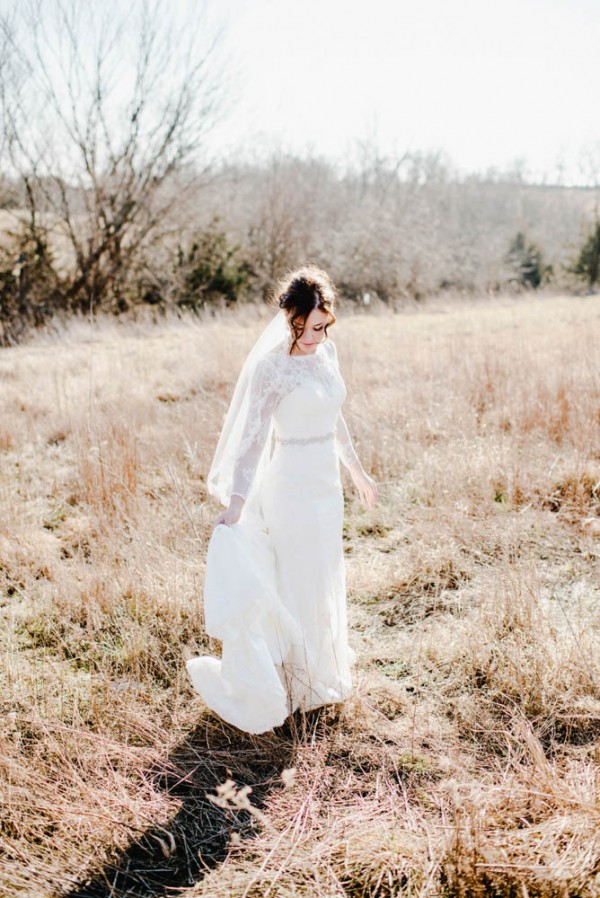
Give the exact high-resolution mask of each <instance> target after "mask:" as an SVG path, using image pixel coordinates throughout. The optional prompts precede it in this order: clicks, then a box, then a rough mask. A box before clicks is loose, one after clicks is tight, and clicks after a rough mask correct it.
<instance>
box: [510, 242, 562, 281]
mask: <svg viewBox="0 0 600 898" xmlns="http://www.w3.org/2000/svg"><path fill="white" fill-rule="evenodd" d="M505 261H506V263H507V265H509V266H510V268H511V269H512V271H513V272H514V277H513V278H512V280H513V282H516V283H518V284H519V285H520V286H521V287H530V288H533V289H534V290H537V288H538V287H541V286H542V284H544V283H547V282H548V281H549V280H550V278H551V277H552V266H551V265H546V263H545V261H544V254H543V252H542V250H541V249H540V247H539V246H537V244H535V243H528V242H527V239H526V237H525V234H524V233H523V232H522V231H519V233H518V234H517V235H516V237H515V238H514V240H513V241H512V243H511V245H510V248H509V250H508V253H507V254H506V258H505Z"/></svg>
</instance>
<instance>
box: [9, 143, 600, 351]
mask: <svg viewBox="0 0 600 898" xmlns="http://www.w3.org/2000/svg"><path fill="white" fill-rule="evenodd" d="M118 188H119V185H115V184H110V183H109V181H108V180H107V182H106V183H99V184H98V185H97V191H98V196H96V197H94V198H93V200H94V201H93V202H90V196H89V193H86V192H85V191H83V190H81V189H77V188H74V187H71V186H70V185H67V184H64V182H59V181H58V180H57V179H51V178H48V179H47V180H46V182H45V183H44V184H39V183H36V184H32V183H27V181H26V179H25V180H23V181H20V182H19V181H15V180H13V181H12V182H10V181H8V180H7V179H5V180H4V181H3V182H0V209H2V210H3V211H2V212H1V213H0V214H1V215H2V220H1V223H2V229H3V234H2V236H1V244H0V322H1V323H0V341H1V342H2V343H3V344H5V345H6V344H10V343H13V342H17V341H18V339H19V338H20V336H21V335H22V334H24V333H25V332H26V331H27V330H28V329H29V327H31V326H35V325H39V324H41V323H43V322H45V321H47V320H48V319H49V318H50V317H52V316H55V315H57V314H65V313H72V312H78V313H86V314H87V313H89V312H93V313H95V312H101V311H110V312H114V313H126V312H130V311H131V310H132V309H135V308H138V307H140V306H144V305H145V306H153V307H155V308H156V309H157V310H166V309H168V308H186V307H187V308H191V309H201V308H204V307H205V306H206V305H207V304H220V305H229V304H233V303H239V302H247V301H256V300H260V299H263V298H264V297H265V296H266V295H267V293H268V290H269V287H270V286H271V285H272V284H273V282H274V280H275V279H276V278H278V277H279V276H281V275H282V273H284V272H285V270H286V269H288V268H291V267H295V266H297V265H298V264H300V263H302V262H304V261H307V260H310V261H312V262H315V263H317V264H319V265H321V266H323V267H324V268H326V269H327V270H328V271H330V272H331V274H332V275H333V277H334V279H335V280H336V282H337V284H338V286H339V288H340V292H341V294H342V295H343V297H344V298H345V299H346V300H349V301H351V302H358V303H361V304H365V303H370V304H374V303H377V302H382V303H387V304H390V305H392V306H394V307H395V306H397V305H398V304H401V303H402V302H404V301H406V300H413V301H414V300H417V301H421V300H424V299H426V298H427V297H429V296H432V295H434V294H438V293H440V292H442V291H453V292H456V293H460V294H482V293H490V294H493V293H497V292H500V291H507V290H524V289H537V288H539V287H542V286H544V285H550V284H554V285H556V286H557V287H559V288H561V289H567V290H569V289H574V290H575V289H593V288H594V286H595V285H596V283H597V282H598V278H599V271H598V268H599V257H600V224H599V221H598V210H597V199H598V195H597V192H596V191H595V190H593V189H582V188H578V189H576V188H557V187H551V186H535V185H531V184H527V183H522V182H519V181H518V180H509V179H507V178H503V177H501V176H497V177H495V178H492V177H487V178H481V177H467V178H458V177H457V176H455V175H453V174H452V172H451V171H450V170H449V169H448V168H446V167H445V166H444V164H443V163H442V162H441V161H440V159H439V158H438V157H436V156H430V155H419V154H412V155H411V154H407V155H406V156H404V157H403V158H402V159H400V160H395V161H390V160H382V159H379V158H377V157H374V158H370V159H369V158H368V159H366V160H363V165H362V166H361V167H359V168H356V167H355V168H354V169H347V170H346V171H344V172H340V170H339V169H337V168H336V167H335V166H334V165H332V164H329V163H326V162H323V161H320V160H315V159H301V158H296V157H293V156H282V155H278V156H275V157H273V158H271V159H270V160H269V161H266V162H262V163H256V164H253V165H249V164H244V165H242V164H229V165H225V166H222V167H221V168H220V169H219V170H218V171H213V172H212V173H210V174H205V175H204V176H203V177H201V178H198V177H197V176H196V175H195V173H193V172H192V171H191V170H185V171H180V172H178V173H177V174H176V175H173V176H172V177H170V178H168V179H165V180H164V181H163V182H162V183H161V185H160V191H161V194H162V200H163V201H164V198H165V196H166V195H168V196H169V203H168V208H166V207H161V206H159V205H158V204H157V203H156V197H155V196H154V193H153V191H152V190H148V191H147V192H146V193H145V195H144V196H142V197H139V196H138V197H133V196H130V195H128V190H127V189H125V188H122V195H121V196H119V195H115V194H118ZM155 206H157V208H159V209H160V208H163V212H162V214H161V215H160V216H157V215H156V214H154V212H153V209H154V207H155ZM136 207H139V208H137V210H136V214H135V215H132V214H131V212H129V213H128V210H132V209H134V208H136ZM90 210H91V212H90Z"/></svg>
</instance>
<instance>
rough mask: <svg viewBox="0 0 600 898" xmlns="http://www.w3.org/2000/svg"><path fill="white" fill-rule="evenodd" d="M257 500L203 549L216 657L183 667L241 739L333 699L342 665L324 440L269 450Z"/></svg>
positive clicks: (344, 689)
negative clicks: (217, 648) (242, 734)
mask: <svg viewBox="0 0 600 898" xmlns="http://www.w3.org/2000/svg"><path fill="white" fill-rule="evenodd" d="M257 499H258V502H257V503H256V513H252V512H251V511H250V508H248V509H246V508H245V509H244V513H243V514H242V518H241V520H240V523H239V524H235V525H233V526H230V527H227V526H225V525H219V526H218V527H217V528H215V531H214V533H213V535H212V537H211V540H210V543H209V547H208V554H207V560H206V577H205V583H204V609H205V622H206V629H207V632H208V633H209V634H210V635H211V636H214V637H216V638H217V639H220V640H221V643H222V657H221V659H217V658H213V657H210V656H203V657H199V658H192V659H190V660H189V661H188V662H187V668H188V671H189V674H190V676H191V679H192V683H193V685H194V687H195V689H196V690H197V691H198V692H199V693H200V694H201V695H202V697H203V698H204V700H205V702H206V703H207V705H208V706H209V707H210V708H212V709H213V710H214V711H216V712H217V714H219V715H220V716H221V717H222V718H223V719H224V720H227V721H228V722H229V723H232V724H234V725H235V726H237V727H239V728H240V729H243V730H245V731H247V732H250V733H262V732H265V731H266V730H269V729H272V728H273V727H274V726H279V725H280V724H282V723H283V722H284V720H285V719H286V717H287V716H288V715H289V714H290V713H291V712H292V711H294V710H295V709H296V708H303V709H304V710H309V709H310V708H315V707H318V706H319V705H324V704H329V703H332V702H339V701H342V700H343V699H344V698H345V697H346V695H348V693H349V691H350V688H351V676H350V663H351V660H352V652H351V649H350V648H349V646H348V628H347V618H346V586H345V572H344V556H343V546H342V525H343V512H344V502H343V495H342V486H341V481H340V472H339V463H338V459H337V454H336V452H335V446H334V443H333V440H331V441H328V442H325V443H322V442H321V443H309V444H293V443H292V444H282V443H277V444H276V448H275V451H274V453H273V456H272V458H271V459H270V461H269V463H268V466H267V469H266V471H265V473H264V475H263V477H262V478H261V481H260V485H259V487H258V494H257Z"/></svg>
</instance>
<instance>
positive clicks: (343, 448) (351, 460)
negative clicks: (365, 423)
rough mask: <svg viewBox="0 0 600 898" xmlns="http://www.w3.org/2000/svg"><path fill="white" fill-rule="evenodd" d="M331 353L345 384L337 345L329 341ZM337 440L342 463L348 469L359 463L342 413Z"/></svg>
mask: <svg viewBox="0 0 600 898" xmlns="http://www.w3.org/2000/svg"><path fill="white" fill-rule="evenodd" d="M327 343H328V348H329V353H330V356H331V360H332V362H333V364H334V367H335V369H336V371H337V373H338V375H339V378H340V380H341V381H342V383H343V378H342V375H341V372H340V365H339V362H338V356H337V349H336V348H335V343H333V342H332V341H331V340H328V341H327ZM335 438H336V446H337V452H338V455H339V457H340V461H341V462H342V464H344V465H345V466H346V467H347V468H349V467H350V466H351V465H354V464H356V463H357V462H358V455H357V454H356V450H355V448H354V445H353V443H352V439H351V437H350V431H349V430H348V425H347V424H346V419H345V418H344V416H343V414H342V413H341V412H340V413H339V415H338V419H337V424H336V430H335Z"/></svg>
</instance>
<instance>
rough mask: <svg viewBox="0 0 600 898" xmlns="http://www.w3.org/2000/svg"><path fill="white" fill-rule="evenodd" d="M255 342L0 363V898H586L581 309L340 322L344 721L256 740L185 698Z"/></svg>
mask: <svg viewBox="0 0 600 898" xmlns="http://www.w3.org/2000/svg"><path fill="white" fill-rule="evenodd" d="M252 314H255V312H254V311H253V310H247V311H246V312H245V313H244V314H243V316H240V315H239V314H238V313H236V314H233V313H232V314H231V315H230V316H229V317H226V318H225V317H223V318H213V319H208V318H207V320H206V321H204V322H198V321H195V322H191V321H171V322H168V321H167V322H165V323H164V324H162V325H158V326H151V325H144V324H131V323H130V324H120V323H115V322H108V323H102V322H101V323H98V324H96V325H93V326H92V325H87V324H85V323H81V322H80V323H73V324H72V325H70V326H69V327H68V328H66V329H64V330H63V331H61V332H60V333H59V334H58V335H57V334H54V335H50V334H48V335H40V336H38V337H36V339H35V340H34V341H33V342H31V343H29V344H28V345H23V346H20V347H16V348H13V349H7V350H3V351H2V352H1V354H0V614H1V626H0V641H1V651H2V665H1V672H0V676H1V680H2V682H1V693H0V695H1V697H2V715H1V717H0V798H1V803H2V819H1V822H0V856H1V859H0V894H1V895H2V896H10V898H12V896H34V898H46V896H63V898H67V896H68V898H92V896H106V898H108V896H114V898H124V896H146V898H149V896H166V895H173V894H175V892H176V891H177V889H179V888H181V889H183V890H184V891H183V894H184V895H185V896H187V898H192V896H194V898H195V896H211V898H225V896H236V898H237V896H240V898H241V896H246V898H258V896H261V898H262V896H265V898H266V896H272V898H295V896H319V898H320V896H323V898H334V896H335V898H338V896H339V898H363V896H364V898H367V896H368V898H392V896H400V895H405V896H411V898H417V896H419V898H432V896H446V898H478V896H495V898H534V896H539V898H567V896H573V898H574V896H578V898H592V896H598V895H599V894H600V794H599V787H600V775H599V769H600V576H599V574H600V534H599V530H600V526H599V525H600V300H599V299H598V298H597V297H587V298H556V297H545V298H544V297H541V298H535V299H518V300H508V299H507V300H505V301H493V302H492V301H490V302H489V303H488V302H484V301H481V302H478V303H473V304H471V305H464V306H456V305H455V306H452V305H447V306H442V305H438V306H430V307H429V308H427V309H425V310H421V311H417V312H414V313H406V314H402V315H391V314H390V315H385V314H381V315H373V316H372V317H366V316H356V317H351V316H346V317H344V316H343V315H342V316H341V318H340V320H339V321H338V323H337V324H336V326H335V328H334V329H333V331H332V336H333V338H334V339H335V340H336V343H337V346H338V352H339V355H340V360H341V364H342V367H343V370H344V373H345V376H346V381H347V385H348V390H349V398H348V401H347V404H346V409H345V411H346V417H347V420H348V423H349V425H350V427H351V430H352V432H353V435H354V437H355V442H356V445H357V448H358V450H359V453H360V455H361V457H362V459H363V462H364V464H365V467H366V468H367V469H369V470H370V471H371V472H372V473H373V475H374V476H375V477H376V478H377V480H378V481H379V483H380V485H381V487H380V489H381V501H380V504H379V506H378V507H377V508H376V509H374V510H371V511H366V510H364V509H362V508H361V507H360V506H359V505H358V503H357V501H356V499H355V497H354V495H353V493H352V489H351V485H350V484H348V490H347V518H346V530H345V546H346V553H347V555H346V558H347V568H348V587H349V603H350V606H349V608H350V621H351V643H352V645H353V647H354V648H355V650H356V652H357V665H356V669H355V684H356V689H355V694H354V695H353V697H352V698H351V699H349V700H348V701H347V702H346V703H345V704H344V705H343V706H340V707H337V706H336V707H332V708H330V709H327V710H325V711H322V712H320V713H319V712H317V713H312V714H310V715H306V716H304V717H303V716H301V715H296V716H295V717H294V718H293V719H291V720H290V721H289V722H288V723H287V724H286V725H285V726H284V727H282V728H280V729H278V730H276V731H275V732H273V733H270V734H267V735H264V736H256V737H252V736H248V735H245V734H243V733H240V732H238V731H237V730H235V729H234V728H232V727H229V726H226V725H224V724H222V723H221V722H220V721H219V720H218V719H217V718H216V717H215V716H214V715H213V714H211V713H210V712H209V711H207V709H206V708H205V707H204V706H203V704H202V701H201V700H200V698H199V697H197V696H196V695H195V694H194V693H193V691H192V689H191V687H190V684H189V683H188V680H187V674H186V672H185V667H184V659H185V657H186V656H187V654H189V653H196V652H198V651H204V650H206V649H207V648H208V643H207V638H206V636H205V634H204V632H203V619H202V605H201V595H202V592H201V591H202V578H203V563H204V558H205V552H206V547H207V541H208V538H209V535H210V529H211V521H212V519H213V517H214V516H215V514H216V513H217V510H218V509H217V506H216V505H215V503H214V502H213V501H212V500H209V499H208V498H207V494H206V491H205V482H204V478H205V476H206V474H207V471H208V467H209V463H210V459H211V456H212V451H213V448H214V445H215V441H216V437H217V433H218V430H219V426H220V422H221V420H222V415H223V413H224V411H225V408H226V406H227V402H228V399H229V396H230V393H231V389H232V386H233V383H234V380H235V376H236V373H237V370H238V368H239V365H240V364H241V361H242V358H243V354H244V352H245V351H246V349H247V348H248V347H249V345H250V344H251V343H252V341H253V339H254V336H255V335H256V334H257V333H258V331H259V330H260V328H261V327H262V326H263V323H264V319H263V320H261V321H254V322H253V321H252V320H251V317H250V316H251V315H252ZM228 780H231V781H232V782H233V783H234V784H235V785H232V784H231V783H230V784H229V785H223V784H226V782H227V781H228ZM245 786H249V787H251V790H252V791H251V792H248V790H247V789H246V788H244V787H245ZM219 787H222V788H219ZM218 789H219V791H217V790H218ZM211 796H213V797H214V796H218V798H217V801H216V803H215V801H213V800H211Z"/></svg>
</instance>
